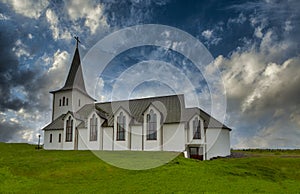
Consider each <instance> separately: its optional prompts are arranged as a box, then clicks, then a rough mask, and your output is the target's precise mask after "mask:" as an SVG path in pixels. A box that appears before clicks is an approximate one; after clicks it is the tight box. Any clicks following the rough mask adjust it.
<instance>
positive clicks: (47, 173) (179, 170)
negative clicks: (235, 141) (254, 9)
mask: <svg viewBox="0 0 300 194" xmlns="http://www.w3.org/2000/svg"><path fill="white" fill-rule="evenodd" d="M234 152H235V153H238V154H241V155H243V156H244V157H241V158H222V159H215V160H211V161H198V160H193V159H185V158H183V157H182V156H178V157H176V158H175V159H174V160H172V161H171V162H169V163H167V164H165V165H163V166H160V167H157V168H153V169H149V170H139V171H138V170H125V169H121V168H117V167H114V166H111V165H109V164H107V163H105V162H103V161H101V160H100V159H99V158H98V157H96V156H95V155H94V154H93V153H92V152H90V151H46V150H36V149H35V146H33V145H28V144H5V143H0V193H2V192H17V193H41V192H42V193H54V192H63V193H74V192H75V193H96V192H97V193H263V192H266V193H299V191H300V151H299V150H296V151H268V150H246V151H234ZM99 153H100V154H103V153H101V152H99ZM141 154H144V155H145V154H151V156H155V155H156V154H158V155H162V154H163V153H162V152H158V153H153V152H149V153H145V152H141ZM166 154H169V153H166ZM127 155H128V157H131V156H130V155H132V153H130V152H123V153H122V154H120V156H121V157H120V161H126V160H125V159H124V158H125V157H126V156H127ZM110 157H111V156H110ZM113 157H117V156H116V154H114V155H113ZM153 158H154V159H155V157H153ZM131 160H132V159H131ZM155 160H157V158H156V159H155ZM139 163H143V161H139V160H138V159H137V161H136V163H135V164H133V165H138V164H139Z"/></svg>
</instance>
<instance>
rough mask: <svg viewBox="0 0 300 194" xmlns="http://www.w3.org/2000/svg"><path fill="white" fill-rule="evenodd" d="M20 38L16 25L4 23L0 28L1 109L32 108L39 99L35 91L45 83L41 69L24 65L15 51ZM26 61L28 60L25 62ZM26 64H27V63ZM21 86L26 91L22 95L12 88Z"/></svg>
mask: <svg viewBox="0 0 300 194" xmlns="http://www.w3.org/2000/svg"><path fill="white" fill-rule="evenodd" d="M17 40H18V32H17V31H16V30H14V26H10V25H6V26H5V25H2V26H1V30H0V50H1V52H0V78H1V79H0V94H1V95H0V111H5V110H7V109H12V110H19V109H20V108H26V109H30V108H33V107H32V105H33V104H34V103H35V102H36V100H37V95H36V93H35V92H37V91H38V90H39V87H40V86H39V84H41V83H43V80H41V79H40V78H39V77H38V75H40V74H41V69H40V68H37V67H34V68H26V67H22V65H24V64H21V63H20V61H19V60H20V58H18V57H17V56H16V54H15V52H14V51H13V48H14V47H15V43H16V41H17ZM23 63H26V62H23ZM25 65H26V64H25ZM14 88H21V89H22V91H23V92H25V95H26V96H25V99H23V98H24V96H23V97H20V96H18V95H17V94H16V93H15V92H13V91H12V90H13V89H14Z"/></svg>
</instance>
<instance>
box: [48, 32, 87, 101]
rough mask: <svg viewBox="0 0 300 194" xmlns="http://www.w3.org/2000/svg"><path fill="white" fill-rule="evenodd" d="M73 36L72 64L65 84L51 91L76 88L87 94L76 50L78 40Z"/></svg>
mask: <svg viewBox="0 0 300 194" xmlns="http://www.w3.org/2000/svg"><path fill="white" fill-rule="evenodd" d="M74 38H75V39H76V49H75V53H74V56H73V60H72V64H71V67H70V70H69V74H68V77H67V79H66V82H65V85H64V87H62V88H61V89H59V90H57V91H53V92H58V91H62V90H70V89H78V90H79V91H80V92H82V93H84V94H85V95H87V96H89V95H88V93H87V91H86V89H85V84H84V79H83V73H82V68H81V61H80V55H79V50H78V43H80V41H79V38H78V37H74ZM53 92H52V93H53ZM89 97H90V96H89Z"/></svg>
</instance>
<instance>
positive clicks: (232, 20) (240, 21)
mask: <svg viewBox="0 0 300 194" xmlns="http://www.w3.org/2000/svg"><path fill="white" fill-rule="evenodd" d="M246 20H247V18H246V17H245V16H244V14H243V13H240V14H239V16H238V17H237V18H229V19H228V23H229V24H230V23H236V24H243V23H244V22H245V21H246Z"/></svg>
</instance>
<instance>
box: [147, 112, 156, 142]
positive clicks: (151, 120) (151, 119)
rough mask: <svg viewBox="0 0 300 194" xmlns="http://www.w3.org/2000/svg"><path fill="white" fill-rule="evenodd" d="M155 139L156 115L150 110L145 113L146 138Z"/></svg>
mask: <svg viewBox="0 0 300 194" xmlns="http://www.w3.org/2000/svg"><path fill="white" fill-rule="evenodd" d="M156 139H157V116H156V114H155V113H154V112H153V110H150V113H149V114H147V140H156Z"/></svg>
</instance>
